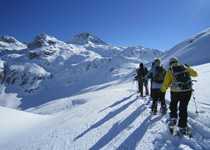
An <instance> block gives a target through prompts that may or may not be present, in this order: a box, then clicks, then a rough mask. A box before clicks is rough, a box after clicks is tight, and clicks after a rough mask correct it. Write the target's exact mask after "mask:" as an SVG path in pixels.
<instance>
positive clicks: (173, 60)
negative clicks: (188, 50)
mask: <svg viewBox="0 0 210 150" xmlns="http://www.w3.org/2000/svg"><path fill="white" fill-rule="evenodd" d="M178 62H179V60H178V58H176V57H172V58H171V59H170V60H169V65H170V64H172V63H178Z"/></svg>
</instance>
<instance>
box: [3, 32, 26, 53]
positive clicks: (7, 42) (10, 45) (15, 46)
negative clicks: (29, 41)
mask: <svg viewBox="0 0 210 150" xmlns="http://www.w3.org/2000/svg"><path fill="white" fill-rule="evenodd" d="M26 48H27V46H26V45H25V44H23V43H21V42H19V41H18V40H16V39H15V38H14V37H12V36H8V35H5V36H3V37H0V52H1V51H10V50H22V49H26Z"/></svg>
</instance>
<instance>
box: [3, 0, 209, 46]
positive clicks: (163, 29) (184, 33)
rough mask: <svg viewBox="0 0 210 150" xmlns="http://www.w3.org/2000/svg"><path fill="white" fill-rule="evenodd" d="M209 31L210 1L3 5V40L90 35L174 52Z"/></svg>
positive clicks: (24, 0) (58, 0)
mask: <svg viewBox="0 0 210 150" xmlns="http://www.w3.org/2000/svg"><path fill="white" fill-rule="evenodd" d="M209 27H210V0H0V36H4V35H9V36H13V37H15V38H16V39H17V40H19V41H21V42H31V41H33V39H34V38H35V36H37V35H38V34H40V33H46V34H47V35H50V36H53V37H55V38H57V39H58V40H62V41H67V40H68V39H69V38H70V37H72V36H73V35H74V34H79V33H82V32H90V33H92V34H94V35H96V36H98V37H99V38H100V39H102V40H103V41H105V42H108V43H111V44H112V45H118V46H140V45H141V46H145V47H150V48H156V49H159V50H165V49H170V48H172V47H173V46H175V45H176V44H178V43H179V42H182V41H183V40H185V39H186V38H189V37H191V36H192V35H194V34H197V33H199V32H201V31H203V30H205V29H207V28H209Z"/></svg>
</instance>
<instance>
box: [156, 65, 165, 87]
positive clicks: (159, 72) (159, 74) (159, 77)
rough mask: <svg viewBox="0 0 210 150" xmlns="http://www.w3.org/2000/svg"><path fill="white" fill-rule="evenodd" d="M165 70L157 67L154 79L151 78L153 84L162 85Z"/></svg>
mask: <svg viewBox="0 0 210 150" xmlns="http://www.w3.org/2000/svg"><path fill="white" fill-rule="evenodd" d="M165 74H166V70H165V68H163V67H162V66H157V67H156V70H155V77H154V78H153V82H155V83H163V81H164V78H165Z"/></svg>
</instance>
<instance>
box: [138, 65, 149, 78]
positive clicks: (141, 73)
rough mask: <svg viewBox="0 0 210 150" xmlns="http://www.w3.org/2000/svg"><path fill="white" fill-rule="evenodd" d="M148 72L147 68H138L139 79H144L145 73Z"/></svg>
mask: <svg viewBox="0 0 210 150" xmlns="http://www.w3.org/2000/svg"><path fill="white" fill-rule="evenodd" d="M147 73H148V70H147V68H146V67H143V68H140V69H139V71H138V76H139V78H140V79H144V78H145V76H146V74H147Z"/></svg>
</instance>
